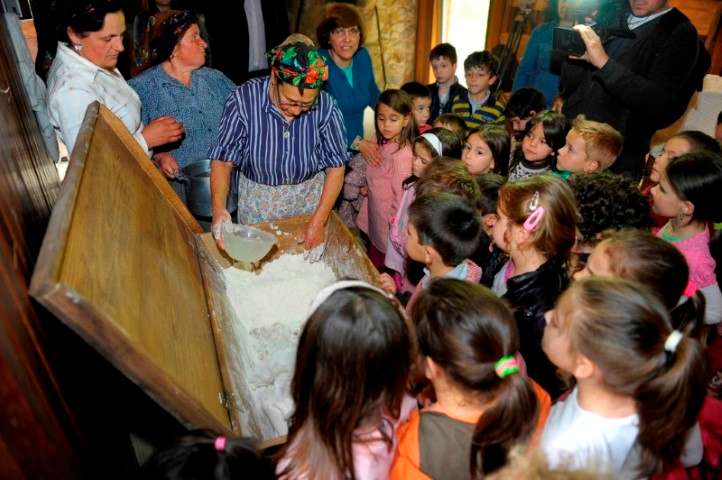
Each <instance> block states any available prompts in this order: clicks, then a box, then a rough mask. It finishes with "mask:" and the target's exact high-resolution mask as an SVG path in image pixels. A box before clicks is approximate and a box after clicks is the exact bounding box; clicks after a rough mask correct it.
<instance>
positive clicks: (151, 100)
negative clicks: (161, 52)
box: [129, 65, 235, 168]
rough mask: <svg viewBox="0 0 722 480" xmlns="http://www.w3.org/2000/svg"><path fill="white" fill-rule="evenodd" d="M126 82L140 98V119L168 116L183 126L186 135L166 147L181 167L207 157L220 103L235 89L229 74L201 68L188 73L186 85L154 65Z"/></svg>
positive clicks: (218, 114) (216, 131)
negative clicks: (189, 76) (189, 74)
mask: <svg viewBox="0 0 722 480" xmlns="http://www.w3.org/2000/svg"><path fill="white" fill-rule="evenodd" d="M129 83H130V86H131V87H133V88H134V89H135V91H136V92H138V96H139V97H140V101H141V103H142V107H141V114H142V116H143V122H145V123H148V122H150V121H151V120H154V119H156V118H158V117H162V116H165V115H169V116H171V117H173V118H175V119H176V120H178V121H179V122H181V123H182V124H183V126H184V127H185V137H184V138H183V139H182V140H181V141H180V142H178V143H177V144H174V145H171V150H169V151H170V153H171V154H172V155H173V156H174V157H175V159H176V161H177V162H178V166H179V167H180V168H183V167H185V166H186V165H190V164H191V163H194V162H197V161H200V160H204V159H206V158H208V149H209V148H210V147H211V146H212V145H213V144H214V143H215V139H216V135H217V134H218V125H219V124H220V121H221V115H222V114H223V105H224V104H225V102H226V98H227V97H228V95H230V94H231V92H232V91H233V89H234V88H235V85H234V84H233V82H231V81H230V80H229V79H228V77H226V76H225V75H223V74H222V73H221V72H220V71H218V70H214V69H212V68H207V67H202V68H199V69H197V70H194V71H193V72H192V73H191V83H190V86H187V87H186V86H185V85H183V84H182V83H181V82H179V81H178V80H176V79H175V78H173V77H171V76H170V75H168V74H167V73H166V72H165V70H164V69H163V67H162V66H161V65H157V66H155V67H153V68H150V69H148V70H146V71H145V72H143V73H142V74H140V75H139V76H137V77H135V78H133V79H132V80H130V82H129Z"/></svg>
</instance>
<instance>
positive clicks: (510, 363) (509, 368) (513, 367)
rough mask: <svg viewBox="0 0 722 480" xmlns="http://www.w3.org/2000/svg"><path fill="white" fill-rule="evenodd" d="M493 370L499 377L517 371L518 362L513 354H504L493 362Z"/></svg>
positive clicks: (504, 376)
mask: <svg viewBox="0 0 722 480" xmlns="http://www.w3.org/2000/svg"><path fill="white" fill-rule="evenodd" d="M494 370H495V371H496V375H497V376H498V377H499V378H506V377H508V376H509V375H513V374H515V373H519V362H517V360H516V357H515V356H514V355H504V356H503V357H501V358H500V359H499V360H497V361H496V363H495V364H494Z"/></svg>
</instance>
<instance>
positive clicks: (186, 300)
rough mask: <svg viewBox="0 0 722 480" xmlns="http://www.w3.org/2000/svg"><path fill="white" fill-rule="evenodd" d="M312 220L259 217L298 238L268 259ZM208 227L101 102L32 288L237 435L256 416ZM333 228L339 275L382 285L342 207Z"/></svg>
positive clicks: (184, 415)
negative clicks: (250, 405) (242, 375)
mask: <svg viewBox="0 0 722 480" xmlns="http://www.w3.org/2000/svg"><path fill="white" fill-rule="evenodd" d="M307 220H308V218H307V217H294V218H291V219H286V220H279V221H274V222H272V223H273V224H274V226H275V227H276V228H272V227H271V226H269V225H267V224H261V225H259V227H261V228H265V229H267V230H276V229H280V230H282V231H284V232H287V233H289V234H290V235H285V236H281V237H280V239H281V242H280V244H279V248H277V249H276V250H275V252H271V254H270V258H273V257H274V256H277V255H280V254H281V253H282V252H286V251H300V250H301V249H302V246H301V245H299V244H298V242H297V241H296V238H297V237H298V236H299V235H300V234H301V232H302V231H303V228H304V226H305V224H306V221H307ZM201 232H202V230H201V228H200V227H199V226H198V224H197V222H196V221H195V220H194V218H193V217H192V216H191V214H190V213H189V212H188V210H187V209H186V208H185V206H184V205H183V204H182V202H181V201H180V200H179V199H178V197H177V196H176V195H175V193H174V192H173V190H172V189H171V187H170V186H169V184H168V182H167V181H166V180H165V179H164V178H163V176H162V175H161V173H160V172H159V171H158V169H157V168H156V167H155V166H154V165H153V164H152V163H151V162H150V160H149V159H148V157H147V156H146V155H145V154H144V152H143V151H142V150H141V149H140V147H139V146H138V144H137V143H136V141H135V140H134V139H133V138H132V136H130V134H129V133H128V131H127V129H126V128H125V127H124V126H123V124H122V123H121V122H120V121H119V120H118V119H117V118H115V117H114V116H113V114H112V113H111V112H110V111H109V110H107V109H106V108H105V107H102V106H99V105H98V104H97V103H96V104H93V105H92V106H91V107H89V109H88V112H87V114H86V118H85V120H84V123H83V127H82V129H81V133H80V135H79V136H78V141H77V142H76V148H75V149H74V151H73V157H72V159H71V164H70V168H69V170H68V173H67V176H66V178H65V180H64V182H63V186H62V189H61V193H60V198H59V200H58V202H57V204H56V206H55V208H54V210H53V214H52V217H51V220H50V224H49V226H48V232H47V234H46V236H45V240H44V241H43V246H42V249H41V252H40V256H39V258H38V262H37V267H36V269H35V272H34V274H33V279H32V283H31V289H30V291H31V294H32V295H33V296H34V297H35V298H36V299H37V300H38V301H39V302H40V303H41V304H43V305H44V306H46V307H47V308H48V309H49V310H50V311H52V312H53V313H54V314H55V315H57V317H58V318H60V319H61V320H62V321H63V322H64V323H66V324H67V325H68V326H69V327H71V328H72V329H73V330H74V331H76V332H77V333H78V334H79V335H80V336H81V337H82V338H83V339H85V340H86V341H87V342H88V343H89V344H90V345H92V346H93V347H94V348H95V349H96V350H97V351H98V352H100V353H101V354H102V355H103V356H104V357H105V358H106V359H108V361H110V362H111V363H113V364H114V365H115V366H116V367H117V368H118V369H119V370H120V371H122V372H123V373H124V374H125V375H127V377H128V378H130V379H132V380H133V382H135V383H136V384H137V385H139V386H140V387H141V388H142V389H143V390H144V391H145V392H147V394H148V395H149V396H150V397H152V398H153V399H155V400H156V401H157V402H158V404H159V405H161V406H162V407H163V408H165V409H166V410H167V411H168V412H170V413H171V414H172V415H173V416H174V417H175V418H177V419H178V420H179V421H180V422H182V423H183V424H184V425H186V426H187V427H194V428H200V427H203V428H211V429H214V430H216V431H219V432H226V433H235V434H239V433H241V431H243V430H244V428H242V426H243V425H248V424H249V422H248V421H247V420H248V419H247V418H245V416H246V415H248V410H246V408H247V407H244V405H243V402H241V401H240V400H241V399H242V398H243V397H244V395H243V393H244V392H243V391H242V389H243V388H244V387H243V383H242V380H243V379H240V378H237V376H236V375H233V374H232V373H231V372H232V371H233V372H237V371H239V369H240V368H239V367H238V365H234V361H235V360H234V359H235V357H237V355H233V348H234V344H235V342H234V341H233V337H232V335H233V332H232V329H231V328H230V322H232V321H233V315H232V313H231V312H232V310H231V307H230V304H229V301H228V297H227V296H226V295H227V294H226V291H225V285H224V282H223V278H222V272H221V269H222V268H223V267H224V266H227V265H228V263H227V261H226V260H225V259H224V258H223V256H222V255H221V254H220V253H219V252H218V251H217V249H216V248H215V243H214V242H213V241H212V239H211V238H210V237H209V236H208V235H207V234H205V235H201ZM326 235H327V242H326V244H327V253H326V258H327V259H326V261H327V263H328V264H329V266H330V267H331V268H332V269H333V270H334V272H335V273H336V275H337V276H339V277H344V276H353V277H356V278H361V279H364V280H368V281H371V282H377V280H378V279H377V276H378V272H376V270H375V269H374V268H373V266H372V265H371V263H370V261H369V260H368V258H367V257H366V255H365V253H364V252H363V251H362V250H361V248H360V246H359V245H358V244H357V242H356V241H355V240H354V239H353V237H352V236H351V234H350V232H349V231H348V229H347V228H346V227H345V226H344V225H343V224H342V223H341V221H340V219H339V218H338V217H337V216H336V215H335V214H334V215H332V217H331V219H330V220H329V223H328V226H327V231H326ZM228 294H237V295H238V294H241V295H242V292H228ZM269 300H272V299H269ZM243 433H244V434H247V435H253V434H254V433H255V432H253V431H250V432H249V431H243Z"/></svg>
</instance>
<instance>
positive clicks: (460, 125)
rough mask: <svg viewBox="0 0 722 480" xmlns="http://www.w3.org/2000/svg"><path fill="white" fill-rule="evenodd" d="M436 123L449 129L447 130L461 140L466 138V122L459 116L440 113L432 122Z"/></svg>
mask: <svg viewBox="0 0 722 480" xmlns="http://www.w3.org/2000/svg"><path fill="white" fill-rule="evenodd" d="M437 122H438V123H443V124H444V125H448V126H449V127H451V128H449V129H448V130H451V131H452V132H454V133H456V134H457V135H458V136H459V138H461V139H463V138H465V137H466V122H465V121H464V119H463V118H461V117H460V116H459V115H457V114H455V113H442V114H441V115H439V116H438V117H436V120H434V123H437Z"/></svg>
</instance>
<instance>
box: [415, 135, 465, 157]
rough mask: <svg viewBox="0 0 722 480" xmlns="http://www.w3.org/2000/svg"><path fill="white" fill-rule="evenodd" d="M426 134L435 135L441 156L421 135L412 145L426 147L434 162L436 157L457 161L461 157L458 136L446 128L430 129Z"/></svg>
mask: <svg viewBox="0 0 722 480" xmlns="http://www.w3.org/2000/svg"><path fill="white" fill-rule="evenodd" d="M426 133H432V134H434V135H436V138H438V139H439V141H440V142H441V155H439V154H438V152H437V151H436V149H435V148H434V147H433V146H432V145H431V143H429V141H428V140H426V139H425V138H424V137H423V135H419V136H418V137H416V139H415V140H414V143H420V144H422V145H423V146H424V147H426V148H427V149H428V150H429V151H430V152H431V156H432V158H433V159H434V160H436V159H437V158H438V157H450V158H456V159H459V158H460V157H461V139H460V138H459V136H458V135H456V134H455V133H454V132H452V131H451V130H449V129H446V128H441V127H437V128H432V129H431V130H429V131H428V132H426Z"/></svg>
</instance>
